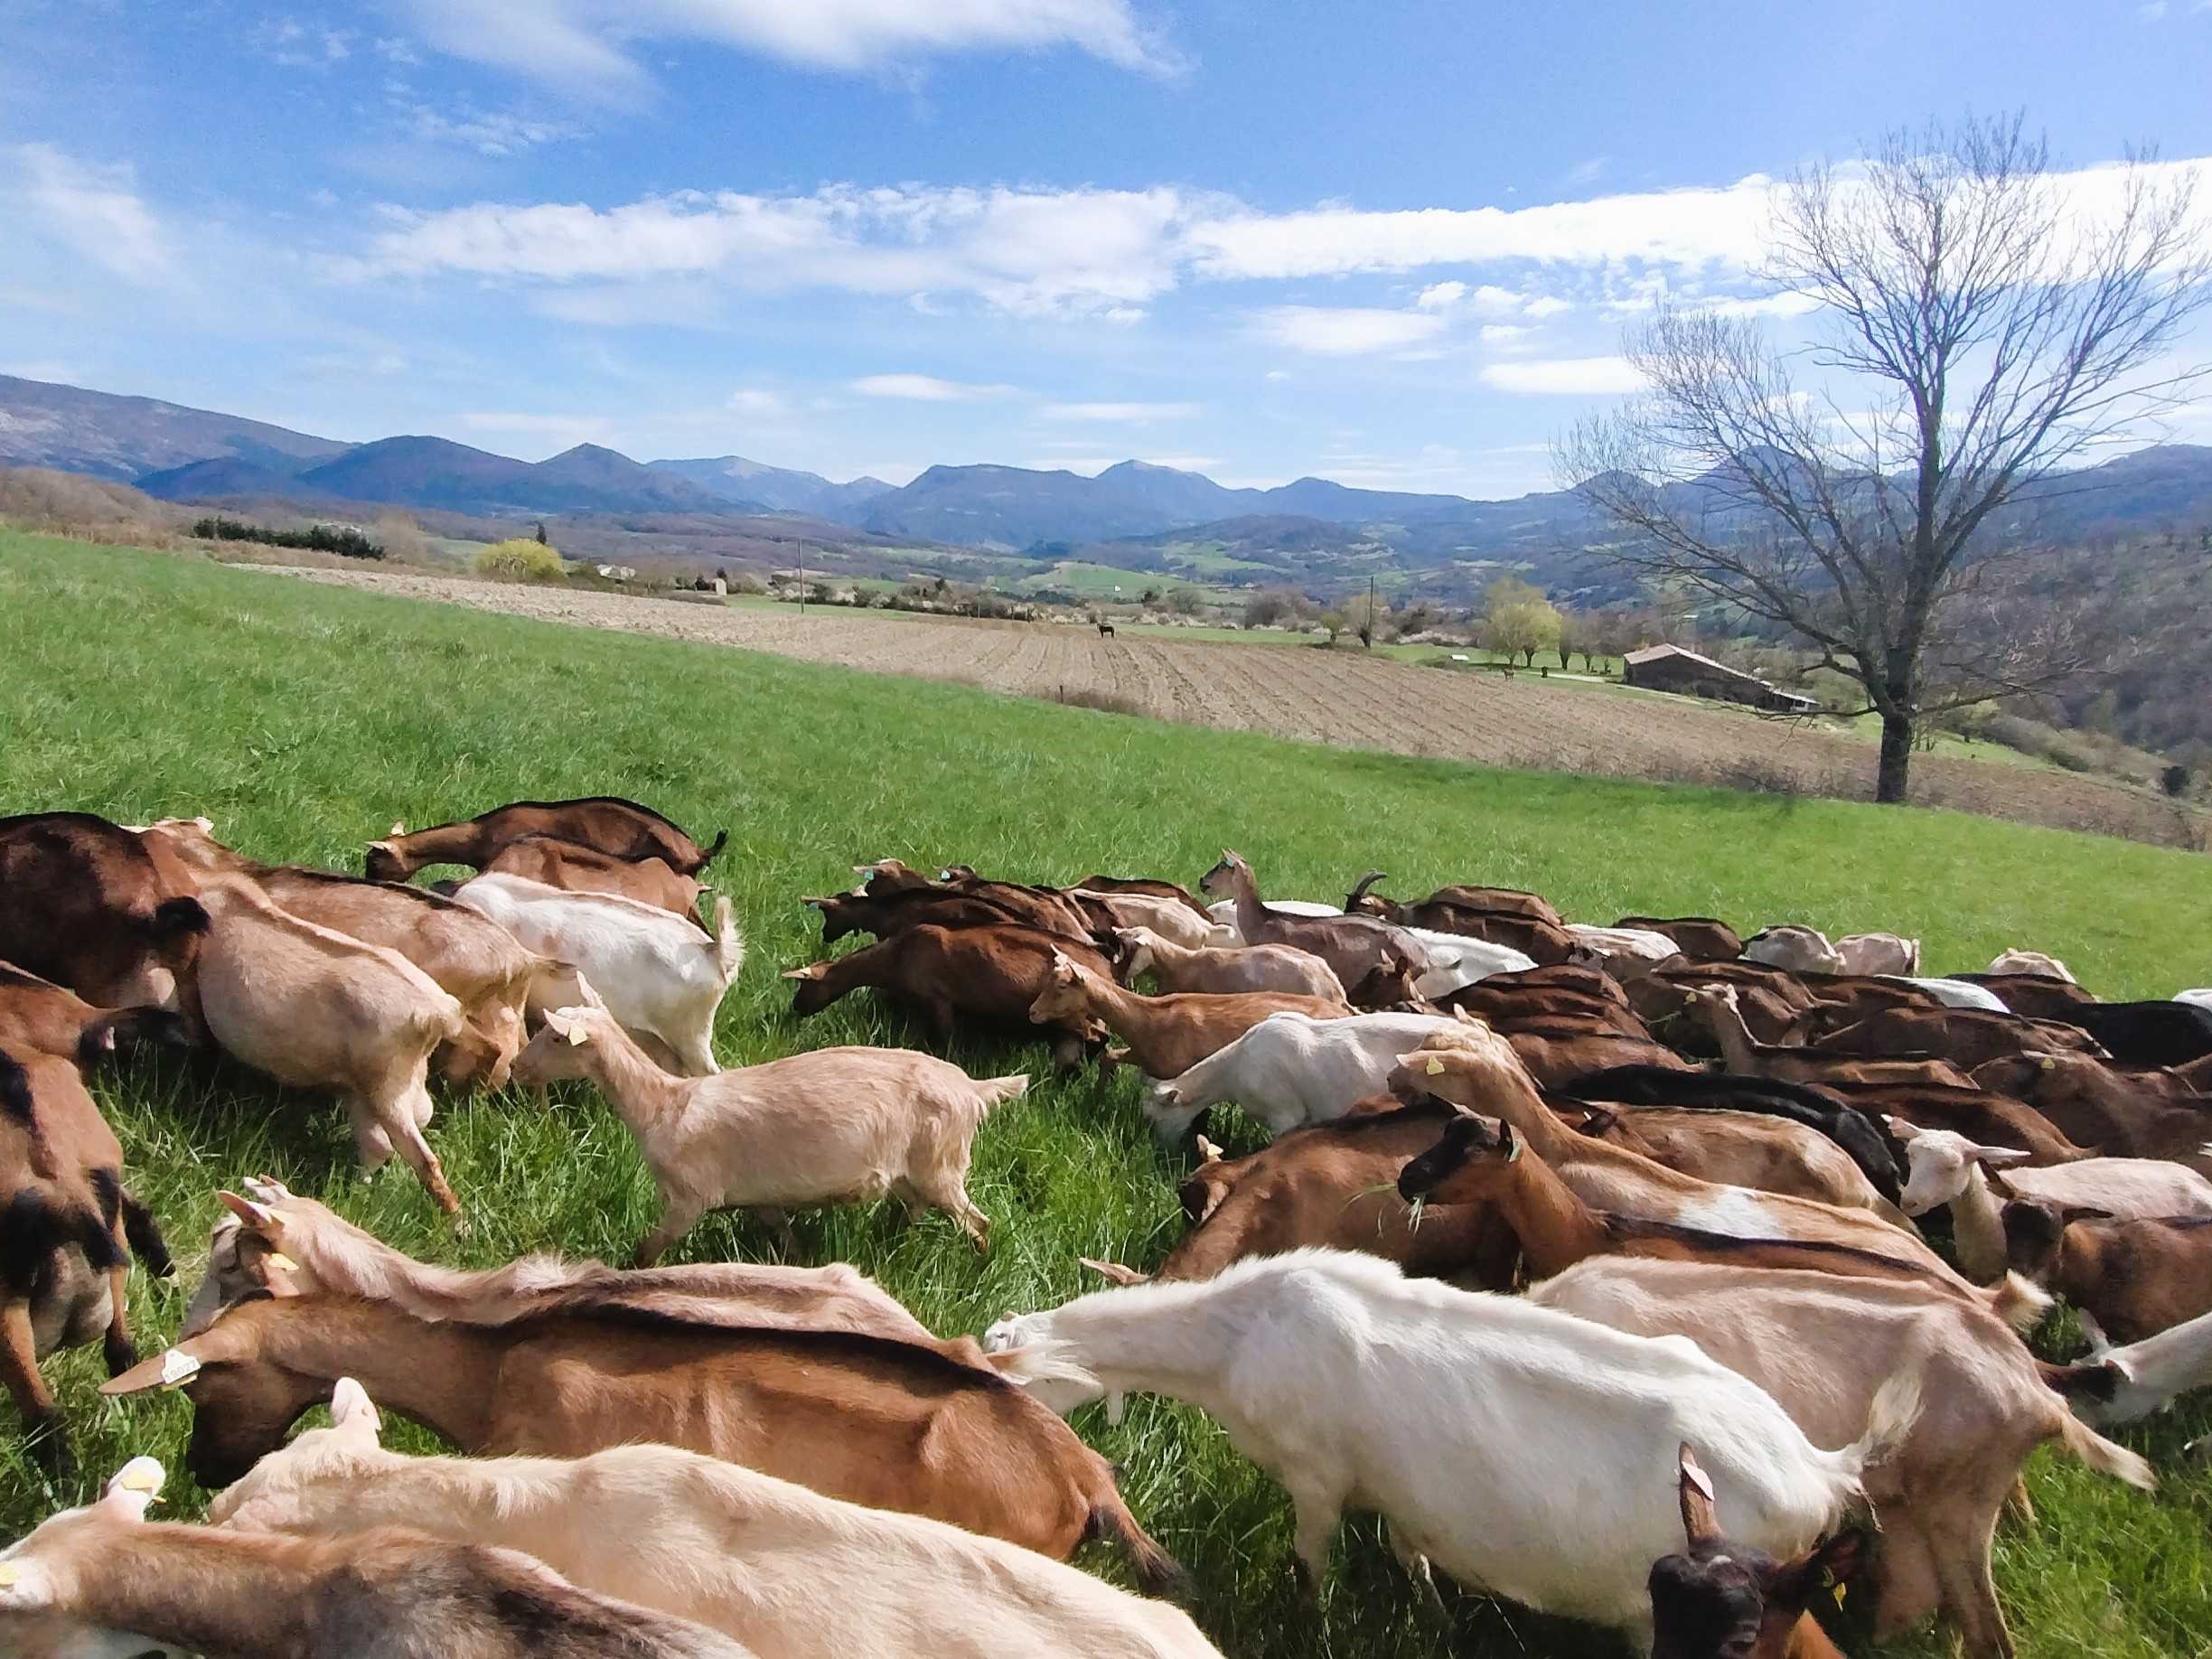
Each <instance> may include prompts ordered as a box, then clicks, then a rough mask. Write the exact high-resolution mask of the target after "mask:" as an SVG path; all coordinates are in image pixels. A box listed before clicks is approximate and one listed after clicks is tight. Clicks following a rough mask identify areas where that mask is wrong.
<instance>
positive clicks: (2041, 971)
mask: <svg viewBox="0 0 2212 1659" xmlns="http://www.w3.org/2000/svg"><path fill="white" fill-rule="evenodd" d="M1983 971H1984V972H1987V973H2012V974H2034V975H2037V976H2039V977H2040V978H2043V979H2059V980H2063V981H2064V982H2065V983H2067V984H2068V985H2074V984H2078V983H2079V981H2078V980H2076V979H2075V978H2074V975H2073V973H2072V972H2071V971H2070V970H2068V969H2067V965H2066V964H2065V963H2064V962H2062V961H2059V960H2058V959H2057V957H2055V956H2046V955H2044V954H2043V952H2042V951H1999V952H1998V953H1997V954H1996V955H1995V956H1994V957H1992V959H1991V961H1990V965H1989V966H1988V968H1986V969H1985V970H1983Z"/></svg>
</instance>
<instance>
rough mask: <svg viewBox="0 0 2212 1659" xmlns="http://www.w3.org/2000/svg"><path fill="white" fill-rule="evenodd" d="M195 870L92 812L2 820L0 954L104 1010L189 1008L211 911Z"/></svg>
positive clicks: (177, 1009)
mask: <svg viewBox="0 0 2212 1659" xmlns="http://www.w3.org/2000/svg"><path fill="white" fill-rule="evenodd" d="M194 887H195V884H194V882H193V881H192V876H191V875H190V873H189V872H188V871H185V870H183V868H181V867H177V866H176V865H174V863H173V862H172V861H164V859H163V858H160V857H159V856H157V855H156V854H155V852H153V851H151V850H149V849H148V848H146V847H145V845H143V844H142V843H141V841H140V840H139V838H138V837H137V836H136V835H134V834H133V833H132V832H131V831H129V830H128V829H124V828H122V826H120V825H118V824H111V823H109V822H108V820H106V819H104V818H96V817H94V816H93V815H92V814H91V813H89V812H35V813H29V814H26V815H23V816H21V817H15V818H0V961H9V962H13V963H14V965H15V966H16V967H18V968H20V969H22V970H24V971H25V972H27V973H34V974H36V975H38V976H39V977H40V978H41V979H51V980H52V981H53V982H54V983H55V984H56V985H63V986H67V987H68V988H69V989H70V990H73V991H75V992H76V993H77V994H78V995H79V996H80V997H82V998H84V999H85V1000H86V1001H87V1002H92V1003H98V1004H99V1005H100V1006H102V1007H104V1008H128V1007H134V1006H137V1005H141V1004H152V1005H153V1006H155V1007H157V1008H169V1009H172V1010H174V1011H178V1012H183V1013H186V1014H190V1012H191V1011H192V1010H191V1003H190V991H189V981H190V979H191V977H192V964H193V961H194V959H195V958H196V957H197V955H198V953H199V950H200V942H201V940H202V937H204V936H205V934H206V933H207V930H208V914H207V912H206V911H205V910H204V909H202V906H201V904H200V901H199V899H198V898H197V897H196V896H194Z"/></svg>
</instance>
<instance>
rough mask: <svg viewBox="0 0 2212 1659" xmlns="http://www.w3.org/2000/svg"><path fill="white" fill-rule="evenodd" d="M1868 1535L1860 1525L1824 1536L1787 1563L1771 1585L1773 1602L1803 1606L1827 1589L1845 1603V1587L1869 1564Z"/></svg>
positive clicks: (1840, 1601)
mask: <svg viewBox="0 0 2212 1659" xmlns="http://www.w3.org/2000/svg"><path fill="white" fill-rule="evenodd" d="M1866 1557H1867V1535H1866V1533H1865V1532H1863V1531H1862V1530H1861V1529H1860V1528H1858V1527H1852V1528H1851V1529H1849V1530H1848V1531H1846V1532H1838V1533H1837V1534H1836V1535H1835V1536H1834V1537H1833V1538H1829V1539H1824V1540H1823V1541H1822V1542H1819V1543H1816V1544H1814V1546H1813V1548H1812V1549H1810V1550H1808V1551H1805V1553H1804V1554H1803V1555H1801V1556H1799V1557H1798V1558H1797V1559H1796V1560H1795V1561H1791V1562H1789V1563H1788V1564H1786V1566H1783V1567H1780V1568H1777V1569H1776V1571H1775V1576H1774V1580H1773V1582H1772V1583H1771V1584H1770V1585H1769V1586H1768V1588H1767V1600H1768V1602H1769V1604H1776V1603H1778V1604H1781V1605H1783V1606H1787V1607H1804V1606H1805V1604H1806V1603H1808V1602H1810V1601H1811V1600H1812V1599H1813V1598H1814V1596H1815V1595H1816V1594H1818V1593H1819V1592H1820V1590H1821V1589H1823V1588H1825V1589H1829V1590H1830V1591H1831V1592H1832V1593H1833V1595H1834V1596H1835V1598H1836V1604H1837V1605H1838V1606H1839V1607H1840V1606H1842V1602H1843V1587H1844V1586H1845V1585H1846V1584H1848V1583H1850V1582H1851V1579H1853V1578H1854V1577H1855V1576H1857V1574H1858V1571H1859V1570H1860V1568H1861V1567H1862V1566H1864V1565H1865V1564H1866Z"/></svg>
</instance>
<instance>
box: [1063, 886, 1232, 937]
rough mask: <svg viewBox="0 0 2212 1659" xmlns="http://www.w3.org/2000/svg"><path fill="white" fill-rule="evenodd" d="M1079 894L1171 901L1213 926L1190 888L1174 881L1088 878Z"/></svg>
mask: <svg viewBox="0 0 2212 1659" xmlns="http://www.w3.org/2000/svg"><path fill="white" fill-rule="evenodd" d="M1074 891H1076V892H1078V893H1105V894H1124V893H1125V894H1129V895H1132V896H1136V897H1143V898H1158V899H1169V900H1172V901H1173V902H1174V903H1176V904H1180V905H1182V906H1183V908H1184V909H1186V910H1187V911H1189V912H1190V913H1191V914H1192V915H1194V916H1195V917H1197V918H1198V919H1199V920H1200V921H1202V922H1204V923H1207V924H1208V925H1209V926H1210V925H1212V923H1213V917H1211V916H1210V915H1208V914H1206V907H1205V906H1204V904H1201V903H1200V902H1199V901H1198V898H1197V897H1196V895H1194V894H1193V893H1192V892H1191V891H1190V889H1189V888H1187V887H1182V886H1176V884H1175V883H1174V882H1172V881H1155V880H1152V879H1151V878H1149V877H1146V876H1084V877H1083V879H1082V880H1081V881H1079V882H1077V883H1076V884H1075V887H1074Z"/></svg>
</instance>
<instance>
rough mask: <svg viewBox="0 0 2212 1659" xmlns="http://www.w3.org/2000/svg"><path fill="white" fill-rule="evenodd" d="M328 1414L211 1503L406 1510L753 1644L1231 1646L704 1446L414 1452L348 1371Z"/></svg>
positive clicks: (432, 1524) (336, 1512)
mask: <svg viewBox="0 0 2212 1659" xmlns="http://www.w3.org/2000/svg"><path fill="white" fill-rule="evenodd" d="M331 1421H332V1423H333V1427H332V1428H329V1429H316V1430H314V1431H312V1432H309V1433H307V1434H303V1435H302V1436H300V1437H299V1439H296V1440H295V1441H293V1442H292V1444H291V1445H290V1446H288V1447H286V1448H284V1449H283V1450H282V1451H279V1452H275V1453H272V1454H270V1455H269V1456H268V1457H264V1458H262V1459H261V1461H260V1462H259V1463H258V1464H257V1465H256V1466H255V1467H254V1469H253V1472H252V1473H251V1474H249V1475H248V1476H246V1478H245V1479H244V1480H242V1481H239V1483H238V1484H237V1485H235V1486H231V1487H230V1488H229V1489H228V1490H226V1491H225V1492H224V1493H223V1494H222V1495H221V1496H220V1497H219V1498H217V1499H216V1501H215V1503H214V1504H213V1506H212V1510H211V1518H212V1519H213V1520H215V1521H216V1522H218V1523H220V1524H223V1525H226V1526H230V1527H234V1528H239V1529H249V1530H257V1531H274V1532H305V1533H312V1534H316V1535H321V1536H333V1535H343V1534H346V1533H350V1532H361V1531H363V1530H365V1529H367V1528H370V1527H373V1526H381V1525H396V1526H404V1527H408V1528H410V1529H413V1530H417V1531H420V1532H428V1533H430V1534H431V1535H432V1536H433V1537H439V1538H450V1539H453V1540H455V1541H456V1542H470V1543H485V1544H495V1545H498V1546H500V1547H501V1548H504V1549H510V1550H520V1551H522V1552H523V1553H524V1554H526V1555H532V1556H535V1557H537V1559H538V1560H539V1561H543V1562H544V1563H545V1564H546V1565H547V1566H548V1567H550V1568H552V1569H553V1570H554V1571H556V1572H558V1573H559V1574H560V1575H561V1576H562V1577H563V1578H565V1579H568V1580H569V1581H570V1582H571V1583H573V1584H576V1585H577V1586H579V1587H580V1588H582V1589H587V1590H594V1591H596V1592H598V1593H599V1594H601V1595H604V1596H614V1597H618V1598H621V1599H623V1600H625V1601H633V1602H636V1603H637V1604H638V1605H640V1606H641V1607H652V1608H655V1609H657V1610H658V1611H660V1612H663V1613H670V1614H674V1615H675V1616H676V1617H679V1618H686V1619H690V1620H692V1621H693V1622H695V1623H697V1624H701V1625H705V1626H708V1627H709V1628H712V1629H716V1630H720V1631H722V1632H724V1633H725V1634H726V1635H728V1636H736V1638H737V1639H738V1640H739V1641H741V1642H743V1643H744V1644H745V1646H746V1647H747V1648H748V1649H750V1650H751V1651H752V1652H754V1653H755V1654H759V1655H760V1656H761V1659H813V1656H814V1655H817V1654H852V1655H856V1656H858V1655H868V1654H885V1655H889V1654H914V1655H917V1659H918V1656H919V1655H923V1654H927V1655H929V1659H1011V1656H1012V1655H1017V1654H1038V1655H1043V1654H1083V1655H1086V1656H1087V1659H1089V1656H1095V1659H1220V1655H1219V1654H1217V1653H1216V1652H1215V1650H1214V1646H1213V1645H1212V1644H1211V1643H1209V1642H1207V1641H1206V1639H1205V1638H1204V1636H1200V1635H1199V1634H1198V1631H1197V1628H1196V1626H1194V1625H1193V1624H1192V1623H1191V1621H1190V1619H1189V1618H1188V1617H1186V1615H1184V1614H1183V1613H1181V1612H1180V1611H1178V1610H1177V1609H1176V1608H1174V1607H1169V1606H1167V1604H1165V1603H1163V1602H1158V1601H1148V1600H1145V1599H1143V1598H1140V1597H1137V1596H1132V1595H1130V1594H1129V1593H1128V1592H1127V1591H1125V1590H1119V1589H1114V1588H1113V1587H1112V1586H1111V1585H1109V1584H1106V1583H1104V1582H1102V1581H1101V1580H1100V1579H1094V1578H1092V1576H1091V1575H1090V1574H1089V1573H1087V1572H1083V1571H1081V1570H1077V1569H1075V1568H1073V1567H1069V1566H1064V1565H1063V1564H1062V1563H1061V1562H1059V1561H1054V1560H1052V1559H1051V1558H1049V1557H1047V1556H1044V1555H1040V1554H1037V1553H1036V1552H1035V1551H1030V1550H1025V1549H1022V1548H1020V1547H1019V1546H1018V1545H1015V1544H1010V1543H1007V1542H1002V1541H1000V1540H998V1539H996V1538H985V1537H980V1536H979V1535H977V1534H975V1533H973V1532H966V1531H963V1530H962V1529H961V1528H959V1527H956V1526H951V1525H948V1524H947V1523H944V1522H942V1521H932V1520H929V1519H927V1518H925V1517H923V1516H922V1515H910V1514H898V1513H895V1512H894V1511H890V1510H882V1509H867V1508H863V1507H862V1506H861V1505H859V1504H848V1503H844V1502H841V1501H840V1500H839V1499H837V1498H832V1497H824V1496H822V1495H820V1494H819V1493H816V1492H812V1491H810V1490H809V1489H808V1488H806V1487H804V1486H795V1485H793V1484H792V1483H791V1482H789V1481H784V1480H778V1479H776V1478H775V1477H774V1476H769V1475H762V1474H758V1473H755V1471H754V1470H751V1469H747V1468H743V1467H739V1466H737V1465H736V1464H733V1463H725V1462H722V1461H721V1460H719V1459H717V1458H713V1457H701V1456H699V1455H698V1453H696V1452H688V1451H679V1450H676V1449H675V1448H672V1447H666V1446H624V1447H620V1448H614V1449H612V1450H607V1451H602V1452H596V1453H595V1454H593V1455H592V1456H590V1457H581V1458H577V1459H576V1460H574V1461H570V1460H567V1459H561V1458H552V1457H500V1458H496V1459H490V1460H485V1459H478V1458H462V1457H400V1456H399V1455H398V1454H397V1453H393V1452H388V1451H384V1450H381V1449H380V1448H379V1447H378V1444H377V1429H378V1420H377V1413H376V1408H375V1407H374V1406H373V1405H372V1404H371V1403H370V1400H369V1397H368V1395H367V1394H366V1393H365V1392H362V1390H361V1385H360V1384H359V1383H357V1382H353V1380H352V1379H351V1378H350V1377H349V1378H343V1379H341V1380H340V1382H339V1383H338V1386H337V1390H336V1392H335V1393H334V1394H333V1397H332V1400H331Z"/></svg>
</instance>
